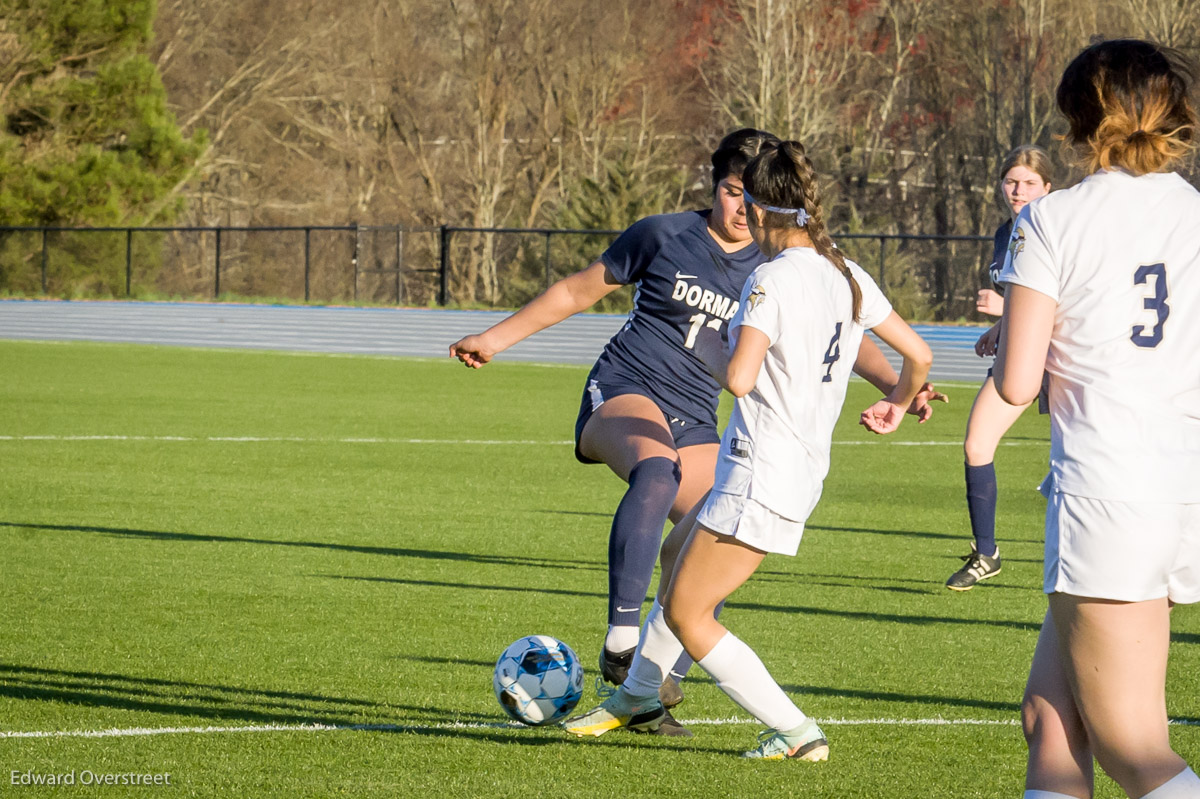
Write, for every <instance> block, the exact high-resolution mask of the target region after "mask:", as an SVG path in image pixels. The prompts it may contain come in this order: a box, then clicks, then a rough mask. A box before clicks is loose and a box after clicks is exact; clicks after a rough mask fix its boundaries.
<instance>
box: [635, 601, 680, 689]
mask: <svg viewBox="0 0 1200 799" xmlns="http://www.w3.org/2000/svg"><path fill="white" fill-rule="evenodd" d="M682 654H683V644H681V643H679V639H678V638H676V637H675V633H673V632H671V628H670V627H668V626H667V620H666V619H664V618H663V609H662V605H660V604H659V603H658V600H657V599H655V600H654V604H653V605H651V606H650V612H649V613H647V614H646V621H645V623H644V624H643V625H642V639H641V641H639V642H638V648H637V651H636V652H634V653H633V662H632V663H630V664H629V676H627V677H626V678H625V685H624V686H623V687H624V688H625V692H626V693H628V694H630V695H631V696H636V697H644V696H656V695H657V694H658V686H660V685H662V683H663V680H665V679H666V678H667V675H668V674H669V673H670V671H671V667H672V666H674V665H675V661H676V660H678V659H679V656H680V655H682Z"/></svg>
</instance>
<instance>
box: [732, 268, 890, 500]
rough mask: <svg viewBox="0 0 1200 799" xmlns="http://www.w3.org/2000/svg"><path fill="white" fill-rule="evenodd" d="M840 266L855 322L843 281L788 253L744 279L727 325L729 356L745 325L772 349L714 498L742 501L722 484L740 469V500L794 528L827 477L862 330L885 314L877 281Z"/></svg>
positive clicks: (736, 428)
mask: <svg viewBox="0 0 1200 799" xmlns="http://www.w3.org/2000/svg"><path fill="white" fill-rule="evenodd" d="M846 263H847V265H848V266H849V267H850V271H851V273H852V274H853V275H854V278H855V280H856V281H857V282H858V285H859V287H860V289H861V290H862V314H861V315H862V320H861V321H860V322H857V323H856V322H855V321H854V319H853V314H852V313H851V304H850V303H851V301H850V285H849V283H847V281H846V278H845V277H844V276H843V275H842V273H841V272H839V271H838V270H837V268H836V267H834V266H833V264H831V263H830V262H829V261H827V260H826V259H825V258H824V257H822V256H821V255H819V254H818V253H817V251H816V250H813V249H810V248H807V247H803V248H802V247H793V248H789V249H786V250H784V251H783V252H781V253H780V254H779V255H777V256H776V257H775V258H774V259H772V260H771V261H768V262H767V263H765V264H762V265H760V266H759V267H757V268H756V269H755V270H754V272H752V273H751V275H750V277H749V278H748V279H747V280H746V286H745V288H744V289H743V290H742V296H741V304H740V306H739V307H738V311H737V313H736V314H735V315H734V317H733V319H732V320H731V321H730V323H729V346H730V350H732V349H733V347H734V346H735V345H736V342H737V338H738V335H739V333H740V332H741V328H742V327H746V326H749V327H753V328H756V329H758V330H760V331H762V332H763V333H765V334H766V336H767V338H768V339H770V341H771V346H770V348H769V349H768V350H767V355H766V358H765V359H764V360H763V365H762V368H761V369H760V370H759V374H758V379H757V381H756V382H755V384H754V389H753V390H752V391H751V392H750V393H749V394H747V395H746V396H744V397H740V398H739V399H738V400H737V403H736V404H735V406H734V410H733V413H732V415H731V416H730V419H729V425H728V427H727V428H726V430H725V435H724V438H723V439H722V453H721V454H722V458H721V460H720V461H719V462H718V466H717V472H718V475H717V490H721V488H722V487H724V488H725V489H726V490H728V489H731V488H732V489H734V493H741V492H740V491H737V487H736V486H730V485H728V482H729V481H730V480H736V479H737V478H736V477H735V476H734V474H735V472H737V471H740V472H741V473H743V474H745V476H746V478H745V479H748V480H749V486H747V487H745V488H746V492H745V495H746V496H748V497H749V498H750V499H753V500H755V501H756V502H759V503H760V504H762V505H764V506H766V507H767V508H770V509H771V510H772V511H774V512H775V513H777V514H779V515H780V516H783V517H784V518H787V519H792V520H795V521H804V519H805V518H806V517H807V516H808V513H809V512H810V511H811V510H812V507H813V504H814V503H815V502H816V498H817V497H819V496H820V492H821V483H822V481H824V479H825V474H826V473H827V472H828V471H829V447H830V440H831V439H832V437H833V426H834V424H835V423H836V422H837V419H838V415H839V414H840V413H841V410H842V403H843V401H844V400H845V398H846V384H847V382H848V381H849V379H850V371H851V369H852V368H853V366H854V361H855V359H856V358H857V357H858V348H859V345H860V344H861V343H862V337H863V329H864V328H871V327H874V326H875V325H877V324H879V323H880V322H882V321H883V320H884V319H886V318H887V316H888V314H890V313H891V311H892V306H891V305H890V304H889V303H888V301H887V299H886V298H885V297H884V296H883V293H882V292H881V291H880V290H879V287H878V286H876V285H875V281H874V280H872V279H871V278H870V276H869V275H867V273H866V272H864V271H863V270H862V269H860V268H859V267H858V265H856V264H854V263H852V262H850V261H847V262H846ZM739 464H740V469H739Z"/></svg>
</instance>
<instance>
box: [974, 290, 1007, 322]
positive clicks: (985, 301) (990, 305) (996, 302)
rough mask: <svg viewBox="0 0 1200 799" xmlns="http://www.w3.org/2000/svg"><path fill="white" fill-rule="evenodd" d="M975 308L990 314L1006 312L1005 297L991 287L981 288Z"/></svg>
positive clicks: (997, 314) (999, 314)
mask: <svg viewBox="0 0 1200 799" xmlns="http://www.w3.org/2000/svg"><path fill="white" fill-rule="evenodd" d="M975 310H977V311H979V312H980V313H985V314H987V315H988V316H1001V315H1003V314H1004V297H1003V296H1001V295H1000V294H999V293H997V292H995V291H993V290H991V289H980V290H979V293H978V294H976V295H975Z"/></svg>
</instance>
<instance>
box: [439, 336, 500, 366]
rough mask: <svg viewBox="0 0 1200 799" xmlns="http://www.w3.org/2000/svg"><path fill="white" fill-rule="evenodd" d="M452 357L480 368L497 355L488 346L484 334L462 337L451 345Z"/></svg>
mask: <svg viewBox="0 0 1200 799" xmlns="http://www.w3.org/2000/svg"><path fill="white" fill-rule="evenodd" d="M450 357H451V358H458V359H459V360H460V361H462V362H463V363H464V364H465V365H467V366H469V367H471V368H472V369H478V368H479V367H481V366H483V365H484V364H485V363H487V362H488V361H490V360H491V359H492V358H494V357H496V351H495V350H494V349H492V348H491V347H489V346H488V344H487V342H486V341H485V340H484V338H483V336H480V335H474V336H467V337H465V338H461V339H459V340H458V341H456V342H454V343H453V344H451V345H450Z"/></svg>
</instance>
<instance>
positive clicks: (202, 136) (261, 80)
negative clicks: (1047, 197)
mask: <svg viewBox="0 0 1200 799" xmlns="http://www.w3.org/2000/svg"><path fill="white" fill-rule="evenodd" d="M1198 32H1200V0H1095V1H1094V2H1083V1H1082V0H975V2H970V3H965V2H962V1H961V0H843V2H831V1H828V0H663V2H660V3H657V4H654V5H653V6H650V7H648V6H647V5H646V4H645V3H641V2H631V1H630V0H610V2H607V3H595V2H592V1H591V0H587V1H586V2H585V0H488V2H479V0H400V1H399V2H397V0H159V2H157V3H155V2H154V1H153V0H0V119H2V121H3V125H2V126H0V225H43V224H52V225H92V226H96V225H152V224H158V225H162V224H182V225H196V226H205V225H207V226H211V225H229V226H244V225H312V224H323V225H330V224H334V225H340V224H357V225H403V226H406V227H409V228H419V227H422V226H436V225H442V224H450V225H462V226H471V227H484V228H491V227H501V226H519V227H526V226H537V227H551V228H564V227H565V228H599V229H610V228H622V227H624V226H626V225H628V224H629V223H630V222H632V221H633V220H634V219H636V218H638V217H640V216H644V215H646V214H650V213H657V212H663V211H673V210H681V209H685V208H694V207H703V206H705V205H707V204H708V202H709V199H710V186H709V179H708V175H707V163H708V161H707V155H708V153H709V151H710V150H711V148H712V147H713V145H714V144H715V143H716V141H717V140H718V139H719V138H720V136H721V135H722V134H723V133H724V132H726V131H728V130H730V129H733V128H735V127H741V126H745V125H753V126H756V127H762V128H766V129H769V130H771V131H773V132H775V133H777V134H779V135H781V136H783V137H786V138H797V139H800V140H801V141H803V142H804V143H805V145H806V147H807V148H808V150H809V152H810V153H811V154H812V156H813V158H814V161H815V163H816V164H817V166H818V168H819V169H820V170H821V171H822V173H823V174H824V175H825V176H826V177H825V181H826V186H825V189H826V197H827V201H828V203H829V205H830V208H831V211H832V213H831V220H832V229H833V230H834V231H838V232H840V233H843V234H845V233H860V232H870V233H928V234H943V235H944V234H960V235H961V234H989V233H990V232H991V231H992V230H993V229H994V227H995V226H996V224H998V223H999V222H1000V221H1001V220H1002V218H1003V211H1002V209H1001V207H1000V206H999V205H998V203H997V199H996V194H995V190H994V187H995V179H996V174H995V171H996V169H997V164H998V163H999V161H1000V159H1001V158H1003V156H1004V154H1005V153H1006V152H1007V151H1008V150H1009V149H1010V148H1011V147H1012V146H1013V145H1016V144H1020V143H1024V142H1034V143H1038V144H1041V145H1043V146H1046V147H1047V148H1048V149H1050V150H1051V152H1052V153H1055V154H1056V155H1059V153H1060V149H1061V148H1060V146H1059V144H1058V143H1057V141H1056V139H1055V135H1056V134H1059V133H1061V127H1062V126H1061V121H1060V120H1059V119H1058V117H1057V115H1056V113H1055V111H1054V108H1053V92H1054V89H1055V86H1056V82H1057V79H1058V76H1059V75H1060V73H1061V71H1062V68H1063V66H1064V65H1065V64H1066V62H1067V61H1068V60H1069V59H1070V58H1071V56H1072V55H1074V53H1075V52H1077V51H1078V50H1079V49H1080V48H1081V47H1082V46H1084V45H1086V44H1087V43H1088V42H1089V41H1090V40H1091V39H1092V38H1093V37H1095V36H1105V37H1111V36H1142V37H1148V38H1151V39H1154V40H1157V41H1161V42H1164V43H1167V44H1170V45H1173V46H1176V47H1179V48H1181V49H1183V50H1184V51H1186V52H1189V53H1190V54H1193V55H1195V54H1196V53H1197V50H1198V49H1200V40H1198V38H1197V37H1198ZM1059 161H1060V167H1061V169H1060V173H1059V175H1058V176H1057V183H1058V185H1060V186H1061V185H1067V184H1069V183H1070V182H1072V181H1073V178H1074V176H1072V175H1071V174H1070V172H1069V170H1068V168H1067V167H1066V166H1065V164H1064V161H1063V159H1062V158H1061V157H1060V158H1059ZM389 241H390V240H389ZM604 243H605V240H604V239H603V238H594V237H575V238H574V239H566V238H564V239H563V240H562V241H557V240H556V241H555V242H554V244H553V249H552V253H551V254H552V261H553V262H554V266H555V269H556V270H558V271H559V272H560V273H565V272H569V271H572V270H574V269H576V268H579V267H581V266H583V265H586V263H587V262H588V261H589V260H591V259H592V258H594V256H595V255H596V254H597V253H598V252H599V251H600V249H602V248H603V246H604ZM367 245H370V246H367ZM56 246H58V247H60V249H61V250H62V252H61V253H60V252H55V259H56V262H68V263H72V264H74V265H75V267H74V268H75V273H74V274H75V277H74V278H73V279H74V280H75V282H74V283H70V282H69V281H68V283H69V285H70V288H69V289H68V291H67V293H71V292H76V293H78V292H81V291H82V292H87V291H92V292H98V293H101V294H103V293H106V292H108V293H114V294H115V293H120V288H121V287H120V286H119V285H118V282H117V281H115V279H114V276H113V275H112V274H109V275H107V276H102V277H97V278H94V279H92V280H90V282H89V280H87V279H86V274H87V272H88V269H89V266H88V257H87V256H94V255H95V253H96V252H97V251H98V250H104V249H105V248H104V247H99V248H98V247H97V246H96V245H95V244H94V243H89V244H79V243H75V244H69V243H67V242H66V241H65V240H64V241H62V242H56ZM105 246H106V247H107V248H108V249H112V250H114V252H115V251H116V250H119V249H120V248H121V246H123V245H120V244H119V243H109V244H107V245H105ZM212 246H213V242H212V241H210V240H208V239H201V238H198V237H191V239H188V240H187V241H185V240H184V237H180V236H174V237H173V238H172V237H171V236H166V235H163V236H159V237H157V238H154V239H145V240H143V241H140V242H139V248H140V250H141V251H140V252H139V263H142V262H145V263H147V264H149V265H148V266H143V267H142V269H143V270H150V271H152V270H155V269H158V270H161V271H164V272H171V273H172V274H174V275H175V276H176V277H175V283H174V284H171V283H169V282H167V283H164V282H163V281H159V290H160V291H165V292H167V293H171V292H184V293H186V292H187V291H188V289H187V288H186V287H187V286H188V285H191V283H194V282H197V281H200V282H202V281H203V280H205V279H207V278H205V277H204V275H203V273H204V272H205V270H206V269H207V270H210V271H211V266H209V264H210V262H211V254H210V253H209V252H208V251H209V250H210V249H211V248H212ZM324 246H326V248H327V249H329V250H330V253H331V255H330V256H329V257H332V258H335V259H340V258H346V259H349V258H352V257H353V256H352V255H346V254H345V251H346V249H347V248H348V247H349V246H350V244H349V243H348V241H346V240H341V241H339V242H332V241H331V242H328V243H326V244H325V245H324ZM854 246H855V245H854V242H847V250H848V251H850V252H851V254H852V255H855V256H856V257H858V258H859V259H860V260H862V261H863V262H864V265H867V264H868V263H869V262H871V261H873V259H874V257H875V256H874V255H872V254H870V253H872V252H873V250H870V249H864V250H863V254H862V255H859V254H858V253H856V252H855V250H854ZM886 246H887V248H888V252H887V253H886V255H887V263H888V290H889V293H890V294H891V295H892V296H893V299H894V300H895V301H896V302H897V307H898V308H899V309H901V310H902V311H904V312H907V313H908V314H909V315H910V316H918V317H926V318H947V317H951V318H953V317H955V316H961V315H963V310H962V309H963V307H965V306H964V305H963V302H964V301H965V300H964V298H966V297H968V296H969V294H970V293H971V292H973V290H974V288H975V287H976V284H977V283H978V276H977V270H976V269H975V267H977V266H978V262H979V261H980V260H981V259H982V254H983V252H984V249H986V248H983V247H980V246H977V245H975V244H973V243H972V244H962V245H952V246H950V245H943V246H940V247H926V248H922V247H919V246H909V245H905V244H899V243H894V242H893V243H889V244H887V245H886ZM226 247H227V250H228V252H229V253H230V256H229V257H231V258H235V260H234V261H233V262H232V263H235V264H236V263H237V261H236V258H241V259H242V265H241V269H242V274H243V277H242V283H241V284H240V285H239V286H235V290H239V291H241V292H242V293H244V294H258V295H262V294H266V295H271V294H274V295H278V296H285V295H290V294H294V283H295V278H294V272H295V269H294V265H295V259H296V255H295V247H294V242H292V243H285V242H283V241H282V240H279V239H275V240H270V241H267V240H265V239H264V240H251V239H249V238H247V239H245V240H240V239H239V240H236V241H231V242H226ZM394 249H395V251H396V253H401V252H402V251H403V252H402V254H398V255H395V256H389V255H387V253H388V252H390V250H391V245H390V244H387V243H385V242H383V241H382V240H381V241H380V242H375V240H374V239H370V240H367V241H366V244H364V240H363V239H361V238H360V239H359V240H357V241H356V242H355V243H354V247H353V252H354V253H358V257H359V258H360V259H362V262H363V263H366V262H368V261H370V262H371V263H376V264H384V263H385V262H386V261H387V258H389V257H393V258H394V260H395V261H396V265H397V266H398V265H400V263H403V264H404V265H405V266H406V268H407V267H411V266H412V265H414V264H418V265H421V266H425V267H428V266H431V265H432V264H431V263H430V261H431V259H434V258H435V257H436V244H435V241H434V237H433V236H432V235H426V236H425V237H424V238H422V237H421V236H419V235H415V234H414V235H409V236H408V237H407V238H406V239H405V241H404V244H403V246H401V245H400V244H399V237H397V244H396V245H395V247H394ZM29 251H30V244H29V242H28V241H26V240H24V239H22V238H21V237H20V236H12V235H10V236H7V237H4V238H3V239H2V240H0V290H7V291H9V292H29V291H33V292H34V293H36V290H37V288H36V286H31V285H30V284H29V280H28V278H21V277H20V276H19V274H18V273H19V272H20V270H21V269H23V268H25V267H28V265H29V263H30V261H31V258H33V256H31V255H30V254H29ZM122 258H123V256H122ZM543 260H544V257H543V251H542V249H541V244H540V243H538V240H537V239H513V238H511V237H510V238H508V239H506V238H504V237H500V236H495V235H476V236H463V237H460V238H457V239H456V240H455V250H454V259H453V272H452V274H451V276H450V277H451V290H452V291H451V293H452V295H453V297H454V299H455V300H456V301H457V302H458V303H460V304H464V305H479V304H483V305H504V304H513V303H516V302H520V301H522V300H523V299H526V298H527V296H528V295H529V294H530V293H532V292H534V291H536V290H537V288H539V287H540V285H541V282H542V269H543V266H542V262H543ZM964 264H968V265H969V266H966V267H964ZM168 266H170V269H168V268H167V267H168ZM289 270H290V271H289ZM285 272H286V273H288V274H293V277H289V278H287V280H290V281H291V284H290V285H291V286H292V287H291V288H288V287H287V286H285V285H284V283H285V282H286V281H284V282H280V281H281V280H283V278H282V277H281V275H283V274H284V273H285ZM192 273H194V274H192ZM22 274H24V273H22ZM181 275H182V277H181ZM189 275H190V277H189ZM81 276H82V277H81ZM64 279H65V278H64ZM81 280H82V283H81V282H80V281H81ZM406 280H408V278H407V277H406ZM189 281H191V283H189ZM418 283H420V281H416V280H414V282H413V283H412V284H411V285H409V284H406V285H405V286H404V287H403V290H402V291H400V292H398V293H400V294H401V295H403V296H401V297H396V299H397V300H403V301H405V302H417V303H422V302H428V301H430V297H429V294H428V290H427V286H426V289H424V290H423V289H421V288H420V286H419V285H418ZM426 283H427V281H426ZM81 285H82V286H83V288H82V289H81V288H80V286H81ZM387 285H388V283H387V281H386V280H384V281H382V282H380V283H379V285H375V286H373V287H370V286H369V287H368V288H367V289H366V291H365V293H366V294H367V295H368V296H367V299H370V298H371V295H372V294H378V295H380V296H383V295H386V293H387V290H388V289H386V286H387ZM281 286H282V288H281ZM330 290H331V291H333V292H334V293H337V292H339V291H343V290H344V286H343V287H342V288H337V287H336V286H335V287H333V288H331V289H330ZM357 293H358V283H357V282H356V283H355V294H356V296H357Z"/></svg>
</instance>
